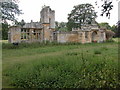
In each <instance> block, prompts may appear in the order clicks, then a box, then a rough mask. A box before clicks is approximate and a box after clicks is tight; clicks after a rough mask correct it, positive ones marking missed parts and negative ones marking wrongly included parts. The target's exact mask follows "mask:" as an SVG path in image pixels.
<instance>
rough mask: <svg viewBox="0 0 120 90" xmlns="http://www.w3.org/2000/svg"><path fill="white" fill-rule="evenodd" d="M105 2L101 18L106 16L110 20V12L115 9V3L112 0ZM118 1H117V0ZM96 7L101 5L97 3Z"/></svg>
mask: <svg viewBox="0 0 120 90" xmlns="http://www.w3.org/2000/svg"><path fill="white" fill-rule="evenodd" d="M101 1H102V2H103V4H102V6H101V7H102V12H101V16H103V15H104V14H105V15H106V17H108V18H110V11H111V10H112V9H113V5H112V3H113V1H111V0H101ZM116 1H117V0H116ZM95 3H96V5H98V4H99V3H97V1H96V2H95Z"/></svg>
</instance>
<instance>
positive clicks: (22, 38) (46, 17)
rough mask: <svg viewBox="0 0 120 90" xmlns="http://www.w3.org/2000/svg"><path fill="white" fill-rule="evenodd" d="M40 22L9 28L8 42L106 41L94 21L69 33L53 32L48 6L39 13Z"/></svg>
mask: <svg viewBox="0 0 120 90" xmlns="http://www.w3.org/2000/svg"><path fill="white" fill-rule="evenodd" d="M40 16H41V18H40V22H33V21H31V22H30V23H26V24H25V25H24V26H23V27H20V26H12V27H10V28H9V32H8V41H9V42H10V43H21V42H29V43H30V42H43V41H50V42H52V41H56V42H60V43H65V42H80V43H91V42H103V41H105V40H106V33H105V30H104V29H100V28H99V27H98V25H97V24H96V23H95V21H92V24H91V25H86V26H82V27H81V29H79V28H73V29H72V31H70V32H63V31H55V11H54V10H51V8H50V7H49V6H45V7H43V9H42V10H41V12H40Z"/></svg>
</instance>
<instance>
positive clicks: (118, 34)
mask: <svg viewBox="0 0 120 90" xmlns="http://www.w3.org/2000/svg"><path fill="white" fill-rule="evenodd" d="M116 36H117V37H120V20H119V21H118V22H117V34H116Z"/></svg>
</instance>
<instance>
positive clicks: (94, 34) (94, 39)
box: [92, 31, 97, 42]
mask: <svg viewBox="0 0 120 90" xmlns="http://www.w3.org/2000/svg"><path fill="white" fill-rule="evenodd" d="M92 42H97V32H96V31H94V32H93V33H92Z"/></svg>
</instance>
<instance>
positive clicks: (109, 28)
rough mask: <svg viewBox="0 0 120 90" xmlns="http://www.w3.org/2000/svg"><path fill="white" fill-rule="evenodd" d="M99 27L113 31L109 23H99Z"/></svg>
mask: <svg viewBox="0 0 120 90" xmlns="http://www.w3.org/2000/svg"><path fill="white" fill-rule="evenodd" d="M99 26H100V27H103V28H106V29H108V30H111V26H110V25H109V23H107V22H102V23H99Z"/></svg>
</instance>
